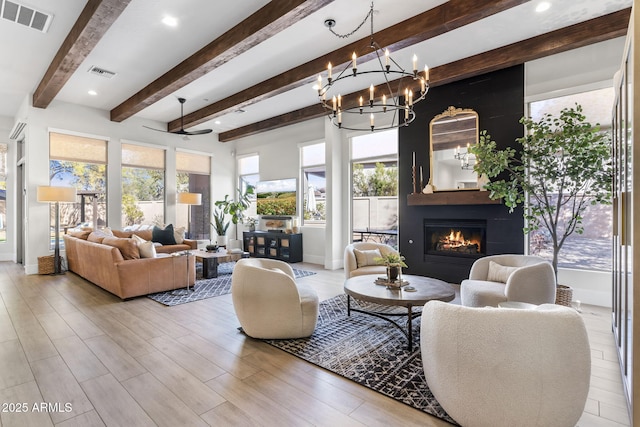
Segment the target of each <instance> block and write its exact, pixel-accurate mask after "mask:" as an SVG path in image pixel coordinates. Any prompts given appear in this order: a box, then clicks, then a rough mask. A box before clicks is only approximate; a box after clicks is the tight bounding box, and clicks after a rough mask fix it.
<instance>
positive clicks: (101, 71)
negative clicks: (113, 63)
mask: <svg viewBox="0 0 640 427" xmlns="http://www.w3.org/2000/svg"><path fill="white" fill-rule="evenodd" d="M89 72H90V73H91V74H95V75H96V76H102V77H106V78H108V79H110V78H112V77H113V76H115V75H116V73H114V72H113V71H109V70H105V69H104V68H100V67H96V66H95V65H92V66H91V68H89Z"/></svg>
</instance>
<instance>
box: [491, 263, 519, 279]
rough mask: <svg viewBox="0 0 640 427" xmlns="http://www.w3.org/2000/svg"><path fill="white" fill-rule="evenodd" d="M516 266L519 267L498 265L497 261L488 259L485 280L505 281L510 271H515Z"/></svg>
mask: <svg viewBox="0 0 640 427" xmlns="http://www.w3.org/2000/svg"><path fill="white" fill-rule="evenodd" d="M518 268H520V267H507V266H506V265H500V264H498V263H497V262H493V261H489V272H488V273H487V280H488V281H489V282H499V283H507V280H509V276H511V273H513V272H514V271H516V270H517V269H518Z"/></svg>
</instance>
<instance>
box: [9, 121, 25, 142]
mask: <svg viewBox="0 0 640 427" xmlns="http://www.w3.org/2000/svg"><path fill="white" fill-rule="evenodd" d="M26 125H27V123H26V122H23V121H17V122H16V123H15V124H14V125H13V129H11V133H10V134H9V139H18V138H19V137H20V135H22V131H23V130H24V127H25V126H26Z"/></svg>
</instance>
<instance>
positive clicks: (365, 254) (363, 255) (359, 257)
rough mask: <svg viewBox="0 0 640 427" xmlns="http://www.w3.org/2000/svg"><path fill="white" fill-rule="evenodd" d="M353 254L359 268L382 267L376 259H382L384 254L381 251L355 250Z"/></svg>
mask: <svg viewBox="0 0 640 427" xmlns="http://www.w3.org/2000/svg"><path fill="white" fill-rule="evenodd" d="M353 253H354V254H355V256H356V262H357V263H358V268H360V267H366V266H368V265H380V263H378V262H377V261H376V260H375V259H376V258H380V257H381V256H382V254H381V253H380V249H368V250H363V251H361V250H359V249H354V250H353Z"/></svg>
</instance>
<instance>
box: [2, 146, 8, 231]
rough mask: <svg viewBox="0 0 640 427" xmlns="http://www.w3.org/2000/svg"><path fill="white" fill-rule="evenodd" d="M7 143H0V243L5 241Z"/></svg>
mask: <svg viewBox="0 0 640 427" xmlns="http://www.w3.org/2000/svg"><path fill="white" fill-rule="evenodd" d="M8 148H9V146H8V145H7V144H0V243H2V242H6V241H7V150H8Z"/></svg>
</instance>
